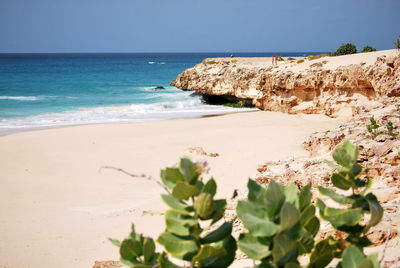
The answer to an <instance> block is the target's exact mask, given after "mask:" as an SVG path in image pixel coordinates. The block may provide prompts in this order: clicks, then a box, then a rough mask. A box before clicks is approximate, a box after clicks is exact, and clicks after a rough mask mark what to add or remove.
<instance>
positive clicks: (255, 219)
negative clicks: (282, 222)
mask: <svg viewBox="0 0 400 268" xmlns="http://www.w3.org/2000/svg"><path fill="white" fill-rule="evenodd" d="M236 212H237V215H238V217H239V218H240V219H241V220H242V222H243V225H244V227H246V228H247V229H248V230H249V231H250V232H251V234H252V235H253V236H272V235H274V234H275V233H276V232H277V231H278V229H279V225H276V224H275V223H273V222H272V221H270V220H268V219H267V218H266V216H267V215H265V216H264V215H263V214H265V212H263V210H262V209H260V208H259V207H257V206H256V205H255V204H253V203H250V202H248V201H239V202H238V205H237V208H236Z"/></svg>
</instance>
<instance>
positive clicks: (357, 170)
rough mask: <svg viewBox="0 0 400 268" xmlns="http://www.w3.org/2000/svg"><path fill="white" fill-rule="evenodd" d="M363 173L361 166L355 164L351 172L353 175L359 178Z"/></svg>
mask: <svg viewBox="0 0 400 268" xmlns="http://www.w3.org/2000/svg"><path fill="white" fill-rule="evenodd" d="M361 171H362V167H361V166H360V165H359V164H354V166H352V168H351V172H352V173H353V175H354V176H357V175H358V174H360V173H361Z"/></svg>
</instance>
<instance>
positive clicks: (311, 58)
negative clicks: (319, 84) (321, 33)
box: [307, 54, 330, 60]
mask: <svg viewBox="0 0 400 268" xmlns="http://www.w3.org/2000/svg"><path fill="white" fill-rule="evenodd" d="M329 56H330V55H329V54H319V55H310V56H308V57H307V59H308V60H317V59H320V58H323V57H329Z"/></svg>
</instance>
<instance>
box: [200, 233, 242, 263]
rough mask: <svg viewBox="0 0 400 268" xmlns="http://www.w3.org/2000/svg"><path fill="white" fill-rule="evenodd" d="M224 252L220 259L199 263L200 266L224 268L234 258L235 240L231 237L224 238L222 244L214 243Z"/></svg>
mask: <svg viewBox="0 0 400 268" xmlns="http://www.w3.org/2000/svg"><path fill="white" fill-rule="evenodd" d="M216 244H217V245H218V246H221V247H222V248H224V249H225V250H226V252H227V253H226V254H225V255H223V256H220V257H214V258H209V259H205V260H202V261H201V264H202V266H201V267H206V268H226V267H228V266H229V265H230V264H231V263H232V262H233V261H234V260H235V256H236V254H235V253H236V249H237V247H236V240H235V239H234V238H233V237H232V236H228V237H226V238H225V239H224V240H223V241H222V242H218V243H216Z"/></svg>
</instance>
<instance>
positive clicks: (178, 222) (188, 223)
mask: <svg viewBox="0 0 400 268" xmlns="http://www.w3.org/2000/svg"><path fill="white" fill-rule="evenodd" d="M197 224H198V222H197V220H196V219H195V218H193V217H192V216H190V215H187V214H182V213H180V211H179V210H174V209H171V210H168V211H167V212H166V213H165V225H166V228H167V231H169V232H171V233H174V234H176V235H183V236H184V235H190V234H191V232H190V228H191V227H193V226H196V225H197Z"/></svg>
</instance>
